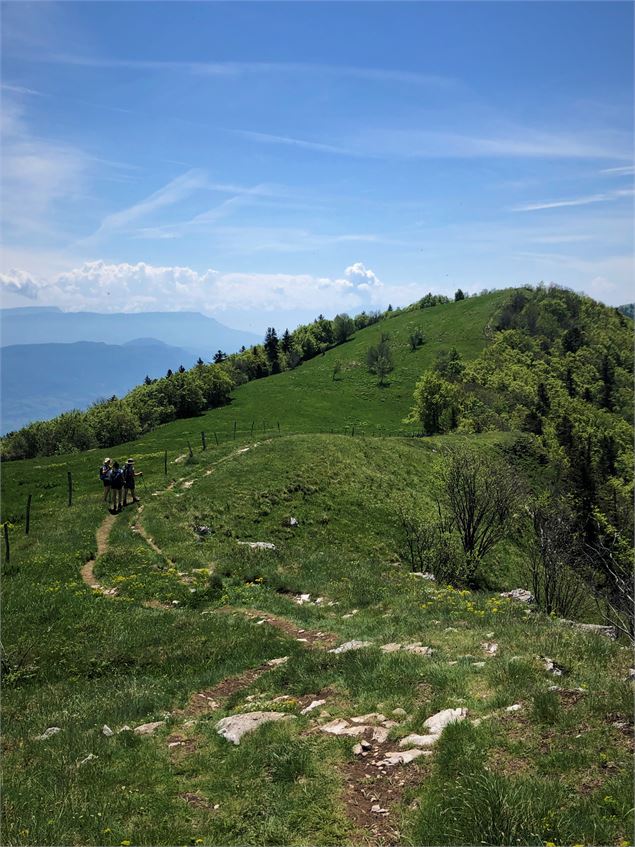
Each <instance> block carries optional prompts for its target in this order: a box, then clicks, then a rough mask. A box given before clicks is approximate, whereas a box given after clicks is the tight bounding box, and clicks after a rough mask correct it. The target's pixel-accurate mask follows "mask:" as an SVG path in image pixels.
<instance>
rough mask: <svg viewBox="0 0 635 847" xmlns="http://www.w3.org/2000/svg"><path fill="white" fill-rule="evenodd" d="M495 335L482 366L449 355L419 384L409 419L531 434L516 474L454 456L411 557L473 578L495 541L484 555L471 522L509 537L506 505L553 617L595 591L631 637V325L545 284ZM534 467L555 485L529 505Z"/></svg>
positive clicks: (415, 534) (450, 427)
mask: <svg viewBox="0 0 635 847" xmlns="http://www.w3.org/2000/svg"><path fill="white" fill-rule="evenodd" d="M491 329H492V337H491V342H490V344H489V345H488V346H487V347H486V348H485V349H484V350H483V351H482V353H481V354H480V356H479V357H478V358H477V359H476V360H474V361H473V362H470V363H466V362H463V361H462V359H461V357H460V356H459V354H458V353H457V351H456V350H454V349H450V350H445V351H442V352H440V353H439V355H438V357H437V360H436V362H435V365H434V367H433V368H432V370H430V371H427V372H426V373H425V374H423V376H422V377H421V379H420V380H419V382H418V383H417V385H416V388H415V391H414V396H413V406H412V410H411V413H410V415H409V417H408V418H407V420H408V422H414V423H417V424H419V425H420V426H421V430H422V433H423V434H428V435H432V434H435V433H444V432H450V431H456V432H460V433H465V434H470V433H475V432H485V431H516V432H520V433H521V435H520V437H519V438H517V439H516V441H515V442H514V446H513V448H511V449H510V451H509V456H508V459H509V463H507V464H501V463H500V462H498V463H495V464H494V465H492V464H491V463H488V462H486V461H485V460H484V459H483V458H481V459H478V457H474V456H470V455H463V456H453V457H452V459H451V461H449V463H448V465H447V466H446V471H445V474H446V476H447V479H446V481H445V485H444V486H443V490H444V491H445V499H444V501H443V504H442V505H441V504H439V506H438V510H437V511H438V515H439V519H438V520H437V521H436V522H434V524H433V525H429V524H425V525H423V526H422V525H421V522H420V521H415V522H414V523H413V522H412V520H411V519H410V518H407V516H406V517H404V519H403V521H402V523H403V528H404V532H405V533H406V535H407V536H408V537H409V538H410V541H409V545H407V546H408V549H409V550H410V552H409V557H410V559H411V561H412V562H416V561H417V559H416V555H415V554H413V552H412V549H415V550H416V549H418V548H417V544H420V546H421V549H422V550H424V551H426V552H425V555H426V556H427V559H426V562H427V565H428V566H429V568H430V569H432V570H433V572H434V568H435V567H436V568H437V570H438V572H439V575H440V577H441V578H444V579H449V578H452V579H454V580H455V581H459V582H460V581H461V580H466V581H468V582H469V581H470V580H473V579H475V578H476V575H477V574H478V572H479V569H480V567H481V565H482V562H483V559H484V557H485V556H486V555H487V553H488V552H489V551H490V550H491V547H489V548H488V544H487V536H486V543H485V548H484V547H483V546H482V545H481V544H480V543H479V542H478V540H477V541H476V542H474V543H472V541H470V538H469V537H468V535H469V534H468V535H466V531H465V526H469V527H470V528H471V531H472V530H473V529H474V520H475V519H476V518H475V516H476V517H478V515H479V514H480V515H481V517H482V515H483V514H484V515H485V516H486V517H485V518H483V517H482V520H483V521H485V523H484V524H483V525H484V526H485V527H486V528H488V531H489V532H490V536H489V537H490V538H491V537H495V538H497V537H498V535H497V534H498V533H499V532H500V531H501V530H505V532H504V533H503V536H504V535H505V533H507V534H509V535H513V533H511V525H510V524H509V523H508V520H509V515H510V512H509V509H508V504H509V506H510V507H511V509H512V512H513V510H514V508H515V509H516V518H515V521H514V524H515V526H516V527H517V528H518V527H520V528H521V531H520V536H522V537H524V538H527V537H530V538H531V539H533V540H532V543H531V549H530V555H529V560H530V562H531V578H532V583H533V589H534V594H535V596H536V599H537V601H538V602H539V604H540V605H541V606H542V607H543V608H544V609H545V611H547V612H556V613H557V614H559V615H563V616H567V615H571V614H574V613H575V611H576V610H577V609H578V608H579V606H580V604H582V603H583V602H584V598H585V597H588V596H589V592H590V593H591V595H592V596H594V597H595V598H596V599H597V600H598V603H599V605H600V607H601V611H602V614H603V615H605V617H606V618H607V619H608V620H610V622H611V623H612V624H613V625H614V626H616V627H617V628H618V629H619V630H620V631H622V632H624V633H627V634H628V635H629V637H630V638H631V639H632V638H633V634H634V619H633V599H634V598H633V588H632V586H633V569H632V553H633V551H632V544H631V542H632V537H633V467H632V444H633V429H632V409H633V348H632V341H633V324H632V321H630V320H629V319H628V318H626V317H624V315H623V314H622V313H621V312H620V311H618V310H617V309H610V308H608V307H606V306H603V305H601V304H599V303H596V302H595V301H593V300H591V299H590V298H588V297H584V296H580V295H578V294H574V293H573V292H571V291H568V290H566V289H561V288H558V287H555V286H549V287H546V286H539V287H537V288H536V289H531V288H527V289H521V290H516V291H514V292H513V293H512V294H511V295H510V297H509V299H508V300H507V302H506V303H505V304H504V305H503V306H502V308H501V309H500V311H499V313H498V315H497V316H496V318H495V320H494V322H493V324H492V328H491ZM536 464H538V465H539V466H542V468H543V471H541V481H542V482H543V483H544V481H545V480H546V481H547V488H546V490H545V489H544V488H542V490H541V492H540V494H536V493H535V492H533V493H532V492H531V491H526V492H525V494H524V496H523V497H522V498H521V497H520V495H519V492H518V485H517V484H516V482H517V480H518V478H520V476H522V473H523V470H524V469H527V470H528V469H529V467H530V465H533V467H535V466H536ZM510 468H511V470H510ZM514 477H515V478H516V481H515V480H514ZM499 495H501V496H499ZM466 504H471V505H470V508H471V510H472V511H470V510H469V509H468V508H467V505H466ZM491 533H493V535H492V534H491ZM503 536H501V537H503ZM417 539H419V540H418V541H417ZM498 540H500V539H498ZM415 542H416V543H415ZM413 544H414V548H413ZM435 551H436V552H435ZM422 555H423V554H422ZM419 565H420V566H423V562H419Z"/></svg>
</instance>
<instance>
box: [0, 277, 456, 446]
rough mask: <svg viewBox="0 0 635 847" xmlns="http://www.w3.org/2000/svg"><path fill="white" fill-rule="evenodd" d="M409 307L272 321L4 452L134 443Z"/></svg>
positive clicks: (50, 423) (17, 436)
mask: <svg viewBox="0 0 635 847" xmlns="http://www.w3.org/2000/svg"><path fill="white" fill-rule="evenodd" d="M445 302H448V298H447V297H444V296H442V295H436V294H432V293H429V294H427V295H426V296H425V297H423V298H422V299H421V300H420V301H418V302H417V303H415V304H413V305H412V306H409V307H408V310H412V309H426V308H431V307H432V306H435V305H437V304H439V303H445ZM403 311H405V310H402V309H393V308H392V306H389V307H388V309H387V310H385V311H383V312H382V311H363V312H361V313H360V314H358V315H356V316H355V317H350V316H349V315H347V314H339V315H336V316H335V318H333V319H332V320H329V319H327V318H325V317H324V315H319V316H318V317H317V318H316V319H315V320H314V321H312V322H311V323H308V324H302V325H300V326H298V327H297V328H296V329H295V330H294V331H293V332H290V331H289V330H288V329H285V331H284V332H283V333H282V335H280V336H279V335H278V333H277V331H276V329H275V328H274V327H269V328H268V329H267V332H266V335H265V338H264V341H263V343H262V344H255V345H253V346H251V347H249V348H245V347H242V348H241V349H240V350H239V351H238V352H237V353H232V354H229V355H228V354H227V353H225V352H223V351H222V350H217V351H216V353H215V354H214V356H213V357H212V361H211V362H207V363H206V362H204V361H203V359H201V358H199V360H198V362H197V363H196V365H195V366H194V367H192V368H190V369H186V368H184V367H183V366H181V367H179V368H177V369H176V370H175V371H172V370H171V369H170V370H168V372H167V373H166V375H165V376H164V377H161V378H159V379H151V378H150V377H148V376H146V378H145V380H144V382H143V384H141V385H139V386H137V387H135V388H133V389H132V390H131V391H129V392H128V393H127V394H126V395H125V396H124V397H117V396H112V397H110V398H108V399H101V400H98V401H97V402H95V403H93V404H92V405H91V406H90V407H89V408H88V409H86V410H85V411H80V410H77V409H74V410H71V411H68V412H64V413H63V414H61V415H58V416H57V417H54V418H52V419H50V420H47V421H36V422H34V423H31V424H28V425H27V426H25V427H23V428H22V429H20V430H18V431H16V432H10V433H8V434H7V435H5V436H3V438H2V439H1V441H0V451H1V452H0V458H1V459H2V460H3V461H5V460H12V459H30V458H34V457H36V456H51V455H58V454H64V453H72V452H76V451H81V450H89V449H91V448H93V447H111V446H114V445H116V444H123V443H125V442H128V441H133V440H134V439H135V438H138V437H139V436H140V435H143V434H144V433H146V432H149V431H151V430H152V429H154V428H155V427H157V426H159V425H160V424H163V423H168V422H169V421H174V420H177V419H180V418H188V417H193V416H195V415H200V414H202V413H203V412H205V411H207V410H209V409H214V408H217V407H219V406H223V405H225V404H227V403H229V401H230V394H231V392H232V391H233V389H234V388H236V387H237V386H239V385H242V384H244V383H246V382H250V381H251V380H253V379H262V378H263V377H266V376H269V375H270V374H276V373H280V372H282V371H286V370H291V369H293V368H296V367H298V366H299V365H301V364H302V363H303V362H305V361H308V360H309V359H312V358H314V357H315V356H318V355H320V354H323V353H325V352H326V350H328V349H330V348H331V347H335V346H337V345H340V344H343V343H345V342H346V341H348V339H349V338H350V337H351V336H352V335H353V334H354V333H355V332H356V331H357V330H359V329H364V328H365V327H367V326H371V325H372V324H375V323H377V322H378V321H380V320H382V319H384V318H387V317H392V316H395V315H398V314H401V312H403Z"/></svg>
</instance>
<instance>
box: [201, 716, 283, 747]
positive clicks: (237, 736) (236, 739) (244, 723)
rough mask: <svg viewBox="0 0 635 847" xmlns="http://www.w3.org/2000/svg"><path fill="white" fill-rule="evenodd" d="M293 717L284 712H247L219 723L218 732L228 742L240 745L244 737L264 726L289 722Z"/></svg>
mask: <svg viewBox="0 0 635 847" xmlns="http://www.w3.org/2000/svg"><path fill="white" fill-rule="evenodd" d="M292 717H293V715H287V714H285V713H284V712H246V713H245V714H242V715H240V714H239V715H229V716H228V717H226V718H221V720H219V721H218V723H217V724H216V732H217V733H218V734H219V735H220V736H222V737H223V738H225V739H227V741H231V742H232V743H233V744H240V740H241V738H242V737H243V735H246V734H247V733H248V732H253V731H254V730H255V729H258V727H260V726H262V725H263V724H265V723H271V722H272V721H283V720H289V719H290V718H292Z"/></svg>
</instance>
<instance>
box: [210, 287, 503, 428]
mask: <svg viewBox="0 0 635 847" xmlns="http://www.w3.org/2000/svg"><path fill="white" fill-rule="evenodd" d="M506 296H507V295H506V293H505V292H502V291H496V292H493V293H492V294H487V295H485V296H482V297H475V298H470V299H468V300H462V301H460V302H458V303H447V304H445V305H439V306H435V307H434V308H432V309H420V310H416V311H413V312H404V313H401V314H398V315H396V316H395V317H393V318H389V319H385V320H383V321H380V322H379V323H377V324H375V325H373V326H371V327H368V328H367V329H364V330H358V331H357V332H356V333H355V335H354V337H353V338H351V339H350V341H347V342H346V343H345V344H342V345H339V346H338V347H334V348H332V349H331V350H328V351H327V352H326V353H325V355H324V356H318V357H317V358H315V359H312V360H311V361H309V362H305V363H304V364H303V365H302V366H301V367H299V368H296V369H295V370H292V371H287V372H285V373H282V374H278V375H276V376H272V377H268V378H267V379H266V380H257V381H255V382H251V383H249V384H247V385H244V386H241V387H240V388H239V389H237V390H236V391H235V392H234V394H233V397H232V403H231V405H230V406H228V407H225V408H224V409H215V410H214V411H213V412H211V413H209V414H208V415H207V416H206V421H205V422H206V424H207V422H208V421H209V425H210V426H214V427H218V428H219V429H221V430H229V429H230V428H231V426H232V425H233V421H234V420H238V422H239V426H242V427H243V428H247V427H250V426H251V422H252V421H255V425H256V427H258V425H260V426H262V423H263V421H265V422H267V424H268V425H269V426H272V425H275V424H276V423H277V422H278V421H279V422H280V424H281V426H282V427H283V429H285V430H287V431H289V430H291V431H295V432H298V431H300V432H329V431H330V430H331V429H336V430H337V429H341V428H344V427H349V428H350V427H351V426H353V425H356V426H359V427H360V428H362V429H363V430H365V431H369V432H370V431H375V432H381V431H382V430H388V431H392V432H396V431H398V430H403V429H407V427H404V425H403V423H402V420H403V418H405V417H406V415H407V414H408V412H409V410H410V407H411V405H412V392H413V389H414V386H415V383H416V381H417V379H418V378H419V377H420V376H421V373H422V371H424V370H425V369H426V368H429V367H430V366H431V365H432V363H433V362H434V360H435V357H436V354H437V352H438V351H439V350H447V349H449V348H450V347H456V349H457V350H458V352H459V353H460V354H461V355H462V356H463V357H464V358H465V359H466V360H470V359H473V358H475V357H476V356H477V355H478V354H479V353H480V351H481V350H482V349H483V347H484V346H485V344H486V343H487V336H486V327H487V326H488V323H489V321H490V319H491V318H492V315H493V314H494V312H495V311H496V309H497V308H498V307H499V306H500V304H501V303H502V302H503V300H504V299H505V297H506ZM415 329H421V331H422V332H423V334H424V336H425V338H426V342H425V344H423V345H422V346H421V347H420V348H419V349H418V350H416V351H411V350H410V346H409V343H408V336H409V335H410V333H411V332H412V331H413V330H415ZM382 332H386V333H388V334H389V336H390V344H391V350H392V353H393V356H394V364H395V369H394V371H393V372H392V373H391V374H390V375H389V377H388V379H387V383H388V384H387V385H385V386H380V385H378V381H377V377H376V376H374V375H373V374H371V373H369V372H368V370H367V368H366V351H367V350H368V348H369V346H370V345H371V344H375V343H376V342H377V340H378V339H379V337H380V335H381V333H382ZM337 361H339V362H340V363H341V365H342V371H341V373H340V374H338V375H337V376H336V378H335V379H333V366H334V364H335V362H337Z"/></svg>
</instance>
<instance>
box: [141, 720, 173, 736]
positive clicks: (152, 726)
mask: <svg viewBox="0 0 635 847" xmlns="http://www.w3.org/2000/svg"><path fill="white" fill-rule="evenodd" d="M164 725H165V721H151V722H150V723H142V724H140V725H139V726H135V728H134V730H133V732H134V733H135V735H153V734H154V733H155V732H156V731H157V729H159V727H161V726H164Z"/></svg>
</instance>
